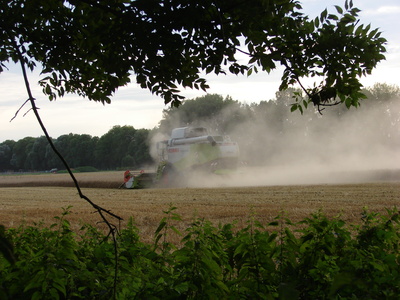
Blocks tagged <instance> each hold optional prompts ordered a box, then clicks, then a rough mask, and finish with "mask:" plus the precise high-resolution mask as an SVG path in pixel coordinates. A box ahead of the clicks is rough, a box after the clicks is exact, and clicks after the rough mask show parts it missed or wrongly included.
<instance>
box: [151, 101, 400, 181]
mask: <svg viewBox="0 0 400 300" xmlns="http://www.w3.org/2000/svg"><path fill="white" fill-rule="evenodd" d="M287 110H289V108H287ZM235 113H236V112H235V111H232V110H231V109H229V111H226V112H224V113H223V114H221V115H219V116H213V117H212V118H210V119H208V120H202V121H198V122H196V124H184V125H182V124H179V120H176V123H175V124H174V125H175V126H176V127H180V126H188V125H191V126H204V127H207V128H209V130H210V131H211V133H212V134H229V135H230V137H231V139H232V140H234V141H237V142H238V143H239V147H240V154H241V155H240V161H241V163H240V166H239V168H238V169H237V170H236V172H233V173H232V174H229V175H226V176H214V175H210V174H205V173H198V174H195V173H194V172H191V173H190V178H189V176H188V174H185V179H187V180H186V182H185V183H182V185H184V186H188V187H203V186H210V187H214V186H260V185H261V186H262V185H288V184H289V185H291V184H321V183H327V184H329V183H362V182H376V181H394V180H395V181H398V180H400V100H399V99H392V100H391V101H385V102H383V103H372V102H369V103H363V104H362V105H361V107H359V108H357V109H355V108H351V109H350V110H347V109H346V108H344V107H343V105H339V106H337V107H330V108H327V109H326V110H324V111H323V115H320V114H319V113H318V112H316V111H315V110H314V109H313V108H312V107H310V108H309V109H308V110H307V111H306V112H305V113H304V115H300V114H299V113H298V112H294V113H289V114H288V115H286V116H282V118H280V119H277V120H271V118H269V119H268V116H267V117H265V115H263V114H258V115H257V114H256V116H255V117H254V116H253V117H252V118H248V119H250V120H251V121H247V122H241V123H237V124H236V126H235V128H232V129H231V130H230V132H220V130H218V122H219V121H221V120H223V119H224V118H230V117H231V116H233V115H234V114H235ZM241 113H243V112H241ZM165 138H167V137H165V136H163V137H162V138H160V137H156V138H155V139H154V140H160V139H165ZM152 153H153V154H154V153H155V151H154V150H153V151H152Z"/></svg>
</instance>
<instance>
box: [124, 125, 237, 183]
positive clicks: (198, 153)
mask: <svg viewBox="0 0 400 300" xmlns="http://www.w3.org/2000/svg"><path fill="white" fill-rule="evenodd" d="M157 154H158V166H157V170H156V171H155V172H145V171H143V170H142V171H140V172H136V173H135V172H131V171H126V172H125V174H124V184H123V186H124V187H125V188H145V187H150V186H161V187H168V186H177V185H181V184H182V182H183V181H184V179H185V178H188V176H190V175H191V174H192V173H194V172H197V171H202V172H204V173H206V174H226V173H227V172H229V171H231V170H234V169H236V167H237V164H238V159H239V147H238V145H237V143H236V142H232V141H231V140H230V138H229V137H228V136H220V135H218V136H215V135H209V134H208V131H207V129H206V128H204V127H182V128H175V129H173V130H172V133H171V138H170V139H169V140H164V141H161V142H158V143H157Z"/></svg>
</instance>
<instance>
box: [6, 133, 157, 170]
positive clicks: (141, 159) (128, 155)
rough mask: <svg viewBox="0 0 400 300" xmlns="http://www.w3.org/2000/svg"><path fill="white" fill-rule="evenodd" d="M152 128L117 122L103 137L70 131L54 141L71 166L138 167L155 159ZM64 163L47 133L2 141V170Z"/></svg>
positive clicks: (105, 168)
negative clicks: (150, 140)
mask: <svg viewBox="0 0 400 300" xmlns="http://www.w3.org/2000/svg"><path fill="white" fill-rule="evenodd" d="M149 132H150V130H149V129H135V128H134V127H132V126H114V127H113V128H112V129H110V130H109V131H108V132H107V133H106V134H104V135H103V136H101V137H97V136H91V135H88V134H73V133H70V134H65V135H61V136H59V137H58V138H56V139H54V140H53V142H54V145H55V146H56V148H57V149H58V150H59V151H60V153H61V154H62V155H63V157H64V158H65V160H66V161H67V162H68V164H69V165H70V167H71V168H77V167H83V166H91V167H94V168H97V169H101V170H115V169H118V168H121V167H133V168H135V167H137V168H139V167H142V166H143V165H145V164H149V163H152V158H151V157H150V154H149V146H148V136H149ZM63 167H64V166H63V164H62V162H61V160H60V159H59V158H58V157H57V156H56V155H55V154H54V152H53V150H52V149H51V147H50V145H49V144H48V142H47V140H46V138H45V137H44V136H41V137H37V138H34V137H25V138H23V139H20V140H18V141H13V140H6V141H4V142H3V143H1V144H0V170H1V171H3V172H4V171H39V170H40V171H43V170H51V169H55V168H56V169H62V168H63Z"/></svg>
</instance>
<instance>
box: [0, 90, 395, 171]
mask: <svg viewBox="0 0 400 300" xmlns="http://www.w3.org/2000/svg"><path fill="white" fill-rule="evenodd" d="M363 92H364V94H365V95H366V99H365V100H364V101H363V102H362V105H361V107H359V108H357V109H354V108H353V109H350V110H349V109H347V108H346V107H344V106H335V107H330V108H329V109H327V110H326V112H325V111H322V113H323V114H322V115H321V112H319V111H317V110H313V109H308V110H306V111H304V114H303V115H301V114H299V113H297V112H291V110H290V107H291V105H292V104H293V102H294V101H295V100H294V97H298V93H299V91H298V90H294V89H288V90H286V91H283V92H277V93H276V98H275V99H271V100H270V101H261V102H259V103H251V104H244V103H241V102H239V101H237V100H233V99H232V98H231V97H229V96H228V97H225V98H224V97H222V96H221V95H216V94H207V95H205V96H202V97H199V98H196V99H192V100H186V101H184V102H183V104H182V105H181V106H179V107H170V108H168V109H165V110H164V111H163V116H162V119H161V121H160V122H159V126H158V127H157V128H154V129H151V130H150V129H143V128H142V129H135V128H133V127H132V126H129V125H126V126H114V127H113V128H112V129H110V130H109V131H108V132H107V133H106V134H104V135H103V136H101V137H96V136H90V135H88V134H73V133H70V134H66V135H61V136H59V137H58V138H56V139H54V140H53V141H54V144H55V146H56V147H57V149H59V151H60V152H61V154H62V155H63V156H64V158H65V159H66V161H67V162H68V163H69V164H70V166H71V167H72V168H77V167H82V166H91V167H95V168H97V169H100V170H115V169H119V168H142V167H144V166H147V165H151V164H153V163H154V159H153V158H152V156H151V154H150V148H151V140H152V139H153V137H154V136H155V134H163V135H164V136H165V138H166V137H167V136H169V134H170V132H171V130H172V129H173V128H175V127H182V126H204V127H207V128H208V129H209V130H210V133H211V134H219V135H230V137H231V138H232V139H234V140H236V141H237V142H238V143H239V146H240V148H241V149H242V151H241V159H242V160H243V161H246V162H247V163H250V164H259V163H260V162H262V163H270V164H271V163H274V162H273V160H275V159H276V154H277V153H282V152H285V151H286V152H287V153H288V154H292V155H288V157H291V158H290V159H299V156H300V155H301V156H302V157H303V159H304V156H307V155H310V156H315V155H317V154H318V155H321V157H322V159H329V155H331V153H330V152H329V151H328V150H327V149H324V150H323V151H322V150H317V146H321V145H324V146H327V145H331V144H332V143H333V142H335V141H332V140H333V139H334V137H335V134H336V133H337V132H341V131H352V132H356V133H357V135H358V136H363V135H365V136H366V137H365V138H366V139H368V138H370V140H371V141H373V142H374V143H375V144H379V145H380V146H385V147H391V148H393V149H395V148H397V149H398V147H400V145H399V141H400V133H399V130H398V128H399V127H400V126H399V125H400V124H399V123H400V115H399V110H398V109H396V105H397V106H398V105H399V99H400V88H399V87H398V86H395V85H388V84H383V83H377V84H375V85H374V86H372V87H370V88H367V89H365V90H364V91H363ZM372 111H373V114H372V113H371V112H372ZM372 128H373V132H374V134H373V136H372V137H371V136H368V135H371V130H372ZM315 141H318V142H317V144H316V145H314V144H312V143H315ZM338 143H341V142H340V141H339V142H338ZM311 144H312V147H313V149H312V150H311V151H310V147H311V146H310V145H311ZM304 145H308V146H307V147H305V146H304ZM339 146H340V145H336V146H335V147H336V148H337V147H339ZM302 147H303V148H304V149H305V150H306V151H304V152H301V151H300V150H301V149H302ZM294 148H296V149H297V150H294ZM299 149H300V150H299ZM319 152H321V153H319ZM300 153H301V154H300ZM53 168H58V169H61V168H63V165H62V163H61V161H60V160H59V159H58V158H57V157H56V156H55V154H54V153H53V151H52V149H51V148H50V146H49V145H48V142H47V141H46V139H45V137H44V136H41V137H37V138H34V137H25V138H23V139H20V140H18V141H13V140H6V141H4V142H2V143H1V144H0V171H2V172H4V171H19V170H23V171H33V170H50V169H53Z"/></svg>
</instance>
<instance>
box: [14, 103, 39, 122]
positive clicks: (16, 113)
mask: <svg viewBox="0 0 400 300" xmlns="http://www.w3.org/2000/svg"><path fill="white" fill-rule="evenodd" d="M29 100H30V99H26V101H25V102H24V104H22V105H21V106H20V108H18V110H17V111H16V112H15V115H14V117H12V118H11V120H10V122H12V120H14V119H15V118H16V117H17V115H18V113H19V112H20V110H21V109H22V108H23V107H24V106H25V104H26V103H28V102H29ZM33 100H35V99H33ZM25 115H26V113H25V114H24V116H25Z"/></svg>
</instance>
